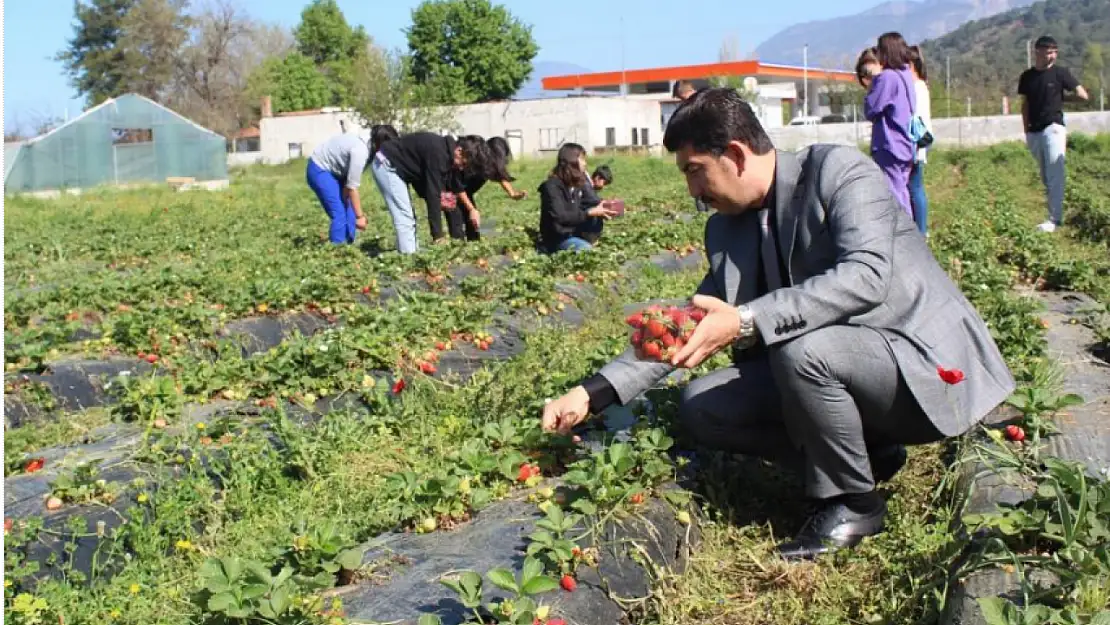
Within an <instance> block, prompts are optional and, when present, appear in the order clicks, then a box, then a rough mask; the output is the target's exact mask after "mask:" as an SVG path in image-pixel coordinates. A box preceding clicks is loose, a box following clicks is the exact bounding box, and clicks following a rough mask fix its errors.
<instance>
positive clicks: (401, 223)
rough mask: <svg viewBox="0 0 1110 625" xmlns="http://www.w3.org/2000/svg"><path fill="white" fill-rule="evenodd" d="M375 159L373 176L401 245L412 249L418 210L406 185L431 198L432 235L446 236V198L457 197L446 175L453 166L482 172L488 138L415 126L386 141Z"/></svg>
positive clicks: (436, 239)
mask: <svg viewBox="0 0 1110 625" xmlns="http://www.w3.org/2000/svg"><path fill="white" fill-rule="evenodd" d="M373 161H374V163H373V165H371V169H372V170H373V173H374V181H375V182H377V184H378V190H379V191H381V193H382V197H383V198H384V199H385V204H386V206H387V207H388V208H389V214H390V216H391V217H392V218H393V228H394V229H395V230H396V231H397V250H398V251H399V252H401V253H402V254H413V253H415V252H416V250H417V243H416V216H415V215H414V213H413V210H412V201H411V200H410V199H409V190H408V185H412V187H413V189H415V190H416V194H417V195H419V196H420V197H421V198H423V200H424V202H425V203H426V204H427V206H428V226H429V227H430V228H431V231H432V240H433V241H434V242H439V241H441V240H443V238H444V237H443V205H442V202H443V201H444V200H445V199H447V198H448V197H449V198H450V201H452V202H453V201H454V195H453V194H449V193H448V192H447V184H448V176H449V175H450V174H451V172H453V171H458V172H462V173H463V174H464V175H469V174H471V173H472V172H483V171H485V170H486V168H487V167H489V164H490V156H489V148H488V147H487V146H486V142H485V141H483V140H482V138H481V137H478V136H475V135H467V136H465V137H460V138H459V139H458V141H456V140H455V139H454V138H453V137H444V136H440V135H437V134H435V133H431V132H414V133H411V134H406V135H401V136H400V137H398V138H396V139H394V140H392V141H388V142H386V143H383V144H382V145H381V147H380V148H379V149H378V151H377V152H376V153H375V154H374V158H373Z"/></svg>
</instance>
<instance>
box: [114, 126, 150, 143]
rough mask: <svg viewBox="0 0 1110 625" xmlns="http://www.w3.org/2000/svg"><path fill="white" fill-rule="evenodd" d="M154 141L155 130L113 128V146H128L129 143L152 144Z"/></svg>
mask: <svg viewBox="0 0 1110 625" xmlns="http://www.w3.org/2000/svg"><path fill="white" fill-rule="evenodd" d="M153 141H154V130H153V129H151V128H113V129H112V145H126V144H129V143H151V142H153Z"/></svg>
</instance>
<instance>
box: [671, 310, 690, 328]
mask: <svg viewBox="0 0 1110 625" xmlns="http://www.w3.org/2000/svg"><path fill="white" fill-rule="evenodd" d="M670 318H671V321H673V322H674V324H675V325H676V326H678V327H680V328H681V327H682V326H683V325H684V324H685V323H686V321H687V320H688V319H689V318H690V315H689V313H687V312H686V311H685V310H682V309H681V308H675V309H674V310H672V311H671V314H670Z"/></svg>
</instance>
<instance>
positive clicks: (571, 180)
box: [539, 143, 616, 254]
mask: <svg viewBox="0 0 1110 625" xmlns="http://www.w3.org/2000/svg"><path fill="white" fill-rule="evenodd" d="M587 171H588V170H587V168H586V150H585V149H584V148H583V147H582V146H581V145H578V144H577V143H565V144H563V147H561V148H559V154H558V156H557V157H556V161H555V168H554V169H552V170H551V174H550V175H549V176H548V178H547V180H545V181H544V182H543V184H541V185H540V187H539V194H540V246H541V247H542V248H543V250H544V251H546V252H547V253H549V254H554V253H555V252H560V251H567V250H570V251H575V252H581V251H586V250H589V249H592V248H593V245H591V244H590V242H589V241H588V240H587V237H589V236H590V235H591V230H594V231H596V230H598V228H597V226H598V225H599V224H601V223H602V221H601V220H605V219H609V218H611V217H615V216H616V212H615V211H613V210H611V209H610V208H609V207H608V205H607V202H604V201H603V202H601V203H600V204H598V205H597V206H594V207H593V208H590V209H588V210H587V209H584V208H583V207H582V192H583V189H584V188H585V187H586V185H588V184H589V181H588V180H587V179H586V178H587V174H586V172H587ZM592 218H596V219H597V221H592Z"/></svg>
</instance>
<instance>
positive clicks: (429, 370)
mask: <svg viewBox="0 0 1110 625" xmlns="http://www.w3.org/2000/svg"><path fill="white" fill-rule="evenodd" d="M420 371H421V372H422V373H426V374H428V375H432V374H434V373H435V372H436V366H435V365H433V364H432V363H430V362H422V363H420Z"/></svg>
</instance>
